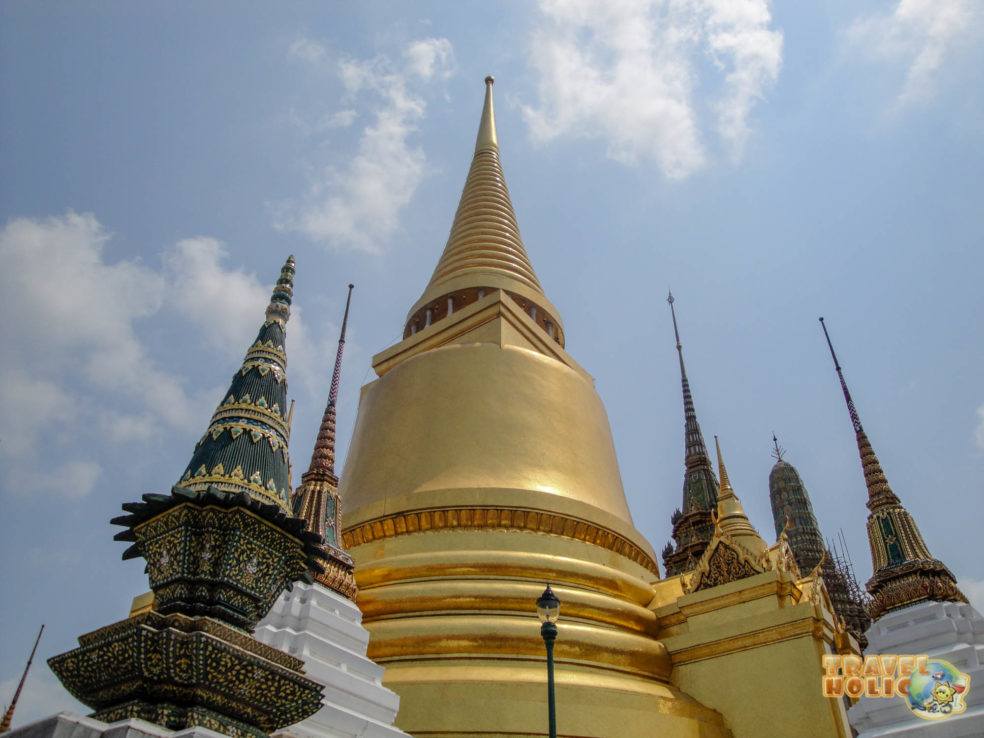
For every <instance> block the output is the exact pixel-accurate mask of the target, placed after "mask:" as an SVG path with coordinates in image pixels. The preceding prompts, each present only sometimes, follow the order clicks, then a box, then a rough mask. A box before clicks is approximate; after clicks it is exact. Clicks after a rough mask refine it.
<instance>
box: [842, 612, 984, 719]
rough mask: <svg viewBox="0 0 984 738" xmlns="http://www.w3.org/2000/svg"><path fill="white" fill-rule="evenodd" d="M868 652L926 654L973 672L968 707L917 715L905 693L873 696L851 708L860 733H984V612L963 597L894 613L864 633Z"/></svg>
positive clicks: (851, 715)
mask: <svg viewBox="0 0 984 738" xmlns="http://www.w3.org/2000/svg"><path fill="white" fill-rule="evenodd" d="M865 635H867V637H868V648H867V649H866V650H865V655H875V654H912V655H919V654H927V655H929V656H930V657H933V656H935V657H937V658H941V659H943V660H944V661H949V662H950V663H951V664H953V665H954V666H955V667H957V668H958V669H959V670H960V671H962V672H963V673H965V674H969V675H970V689H969V691H968V693H967V697H966V703H967V710H966V711H965V712H964V713H962V714H961V715H953V716H950V717H947V718H945V719H943V720H924V719H922V718H919V717H916V716H915V715H913V714H912V712H911V711H910V710H909V708H908V707H907V706H906V704H905V702H904V698H902V697H899V698H896V699H884V698H868V697H862V698H861V700H860V701H859V702H858V703H857V704H856V705H854V706H853V707H851V709H850V710H848V718H849V719H850V721H851V727H853V728H854V729H855V730H857V731H858V733H859V737H858V738H915V737H916V736H932V737H933V738H970V737H972V736H973V737H974V738H980V737H981V736H984V617H981V614H980V613H979V612H977V611H976V610H974V608H973V607H971V606H970V605H965V604H963V603H959V602H921V603H919V604H918V605H914V606H912V607H907V608H905V609H903V610H897V611H895V612H890V613H888V614H887V615H884V616H882V618H881V619H879V620H878V622H876V623H873V624H872V626H871V627H870V628H869V629H868V632H867V633H866V634H865Z"/></svg>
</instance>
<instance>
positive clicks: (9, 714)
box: [0, 624, 44, 733]
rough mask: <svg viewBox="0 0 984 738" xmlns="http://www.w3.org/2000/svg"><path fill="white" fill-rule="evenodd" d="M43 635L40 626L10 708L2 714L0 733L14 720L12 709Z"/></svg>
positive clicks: (42, 626)
mask: <svg viewBox="0 0 984 738" xmlns="http://www.w3.org/2000/svg"><path fill="white" fill-rule="evenodd" d="M42 633H44V624H42V625H41V630H39V631H38V637H37V639H36V640H35V641H34V648H32V649H31V655H30V657H28V659H27V666H25V667H24V673H23V674H22V675H21V679H20V683H18V685H17V691H16V692H14V699H13V700H11V702H10V707H8V708H7V711H6V712H5V713H4V714H3V719H2V720H0V733H6V732H7V731H8V730H10V721H11V720H13V719H14V708H15V707H17V700H18V699H19V698H20V694H21V690H22V689H24V682H25V681H27V672H28V671H29V670H30V668H31V662H32V661H34V654H35V652H36V651H37V650H38V644H39V643H40V642H41V634H42Z"/></svg>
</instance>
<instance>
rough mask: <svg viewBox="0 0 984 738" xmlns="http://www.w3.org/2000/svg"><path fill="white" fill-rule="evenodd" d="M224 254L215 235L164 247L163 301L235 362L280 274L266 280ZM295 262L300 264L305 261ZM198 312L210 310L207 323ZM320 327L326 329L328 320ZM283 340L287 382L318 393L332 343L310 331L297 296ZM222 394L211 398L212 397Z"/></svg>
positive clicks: (244, 347) (222, 246)
mask: <svg viewBox="0 0 984 738" xmlns="http://www.w3.org/2000/svg"><path fill="white" fill-rule="evenodd" d="M286 257H287V255H286V254H285V255H284V258H285V259H286ZM228 258H229V252H228V249H227V248H226V246H225V245H224V244H223V243H222V242H220V241H217V240H216V239H214V238H207V237H202V236H200V237H197V238H188V239H184V240H182V241H179V242H178V243H176V244H174V245H173V246H171V247H169V248H168V249H166V250H165V253H164V267H165V269H164V275H165V278H166V282H167V285H168V290H167V306H168V307H169V308H171V309H173V310H174V311H175V312H177V313H178V314H179V315H180V316H182V317H183V318H185V319H186V320H187V321H188V322H189V324H190V325H192V326H195V327H196V329H197V330H198V331H200V332H201V334H202V336H203V337H204V336H205V335H207V337H208V340H209V343H210V344H211V345H212V346H213V347H214V348H217V349H219V350H220V351H222V353H223V354H224V356H225V358H226V359H227V360H228V361H229V362H235V361H236V360H237V359H241V358H242V357H243V355H244V354H245V353H246V349H247V347H248V346H249V345H250V344H251V343H252V341H253V339H254V338H255V337H256V332H257V330H258V329H259V327H260V324H261V322H262V320H263V310H264V309H265V308H266V305H267V303H268V302H269V301H270V294H271V287H272V285H273V282H274V280H275V278H276V277H277V276H278V275H276V274H269V275H265V276H266V277H267V280H268V281H267V282H265V283H264V282H261V281H260V280H259V279H258V278H257V276H256V275H255V274H253V273H247V272H246V271H245V270H243V269H242V268H229V267H227V266H226V262H227V261H228ZM298 267H299V268H303V264H299V265H298ZM202 315H208V316H209V321H208V323H207V324H203V323H202V321H201V316H202ZM215 326H222V330H221V331H216V330H215ZM324 327H325V329H326V330H327V329H328V328H330V327H331V326H330V325H328V324H325V326H324ZM326 335H327V334H326ZM287 342H288V356H289V360H288V362H289V368H290V378H291V386H292V387H294V388H297V387H298V386H300V387H304V388H306V389H308V390H309V391H311V392H312V393H316V394H317V393H319V392H320V391H321V390H323V386H322V385H323V380H324V366H325V365H326V363H327V361H328V360H329V359H330V356H331V353H332V351H333V349H332V345H333V344H332V342H331V341H330V340H328V339H327V338H325V337H318V336H313V335H311V333H310V331H309V330H308V328H307V324H306V322H305V320H304V316H303V311H302V309H301V306H300V305H298V304H297V301H296V300H295V301H294V304H293V305H292V306H291V315H290V321H289V323H288V325H287ZM231 366H233V364H232V363H230V367H231ZM220 399H221V397H219V396H216V397H215V398H214V400H215V401H216V402H218V401H219V400H220Z"/></svg>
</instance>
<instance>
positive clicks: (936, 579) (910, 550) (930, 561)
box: [820, 318, 967, 620]
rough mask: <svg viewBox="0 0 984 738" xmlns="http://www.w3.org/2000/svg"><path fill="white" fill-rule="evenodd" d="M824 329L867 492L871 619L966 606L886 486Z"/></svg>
mask: <svg viewBox="0 0 984 738" xmlns="http://www.w3.org/2000/svg"><path fill="white" fill-rule="evenodd" d="M820 325H821V327H822V328H823V335H824V337H825V338H826V339H827V346H828V348H829V349H830V356H831V358H832V359H833V360H834V369H835V370H836V372H837V377H838V379H839V380H840V385H841V390H842V392H843V393H844V400H845V401H846V402H847V411H848V414H849V415H850V417H851V424H852V425H853V426H854V435H855V437H856V440H857V444H858V454H859V455H860V456H861V467H862V470H863V471H864V483H865V486H866V487H867V488H868V503H867V506H868V510H870V514H869V515H868V542H869V544H870V545H871V559H872V569H873V570H874V574H873V575H872V577H871V579H870V580H868V583H867V585H866V586H867V589H868V591H869V592H870V593H871V596H872V602H871V605H870V606H869V611H868V614H869V615H870V616H871V618H872V619H873V620H877V619H878V618H879V617H881V615H883V614H884V613H886V612H888V611H891V610H896V609H899V608H902V607H906V606H908V605H910V604H913V603H915V602H919V601H922V600H934V601H938V602H966V601H967V598H966V597H964V595H963V593H962V592H961V591H960V590H959V589H957V580H956V578H955V577H954V576H953V574H952V573H951V572H950V570H949V569H947V567H946V566H945V565H944V564H943V562H941V561H939V560H937V559H934V558H933V557H932V554H930V552H929V548H928V547H927V546H926V543H925V542H924V541H923V537H922V533H920V531H919V528H918V527H917V526H916V522H915V520H913V518H912V516H911V515H910V514H909V511H908V510H906V509H905V508H904V507H903V506H902V503H901V502H900V501H899V498H898V497H896V496H895V493H894V492H893V491H892V488H891V487H890V486H889V485H888V479H887V478H886V477H885V472H883V471H882V468H881V464H880V463H879V461H878V457H877V456H876V455H875V451H874V449H873V448H872V446H871V441H869V440H868V435H867V434H866V433H865V432H864V428H863V427H862V426H861V418H860V416H859V415H858V411H857V408H856V407H855V406H854V400H853V399H852V398H851V393H850V391H849V390H848V389H847V382H846V381H845V380H844V372H843V371H842V370H841V366H840V362H838V361H837V354H836V353H834V345H833V343H831V341H830V334H829V333H828V332H827V324H826V323H825V322H824V320H823V318H820Z"/></svg>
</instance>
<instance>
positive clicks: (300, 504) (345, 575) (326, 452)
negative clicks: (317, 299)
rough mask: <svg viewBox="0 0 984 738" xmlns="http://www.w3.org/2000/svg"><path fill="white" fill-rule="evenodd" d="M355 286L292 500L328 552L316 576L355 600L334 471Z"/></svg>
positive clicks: (346, 300) (351, 287)
mask: <svg viewBox="0 0 984 738" xmlns="http://www.w3.org/2000/svg"><path fill="white" fill-rule="evenodd" d="M354 287H355V285H352V284H350V285H349V286H348V296H347V297H346V298H345V315H344V317H343V318H342V329H341V331H340V332H339V335H338V350H337V351H336V353H335V369H334V371H333V372H332V375H331V388H330V389H329V391H328V404H327V406H326V407H325V412H324V415H323V416H322V418H321V428H320V429H319V430H318V438H317V440H316V441H315V443H314V452H313V453H312V454H311V465H310V466H309V467H308V470H307V471H306V472H304V474H302V475H301V485H300V486H299V487H298V488H297V490H295V492H294V500H293V505H294V514H295V515H297V516H298V517H300V518H304V520H306V521H307V526H308V530H310V531H311V532H312V533H317V534H318V535H319V536H321V538H322V541H323V543H322V549H323V550H324V552H325V553H326V554H327V558H326V562H325V564H324V570H323V571H321V572H319V573H317V574H315V579H317V580H318V581H319V582H320V583H321V584H323V585H324V586H326V587H328V588H330V589H333V590H335V591H336V592H338V593H340V594H342V595H344V596H346V597H348V598H349V599H351V600H353V601H354V600H355V596H356V593H357V591H358V588H357V587H356V584H355V576H354V574H353V569H354V564H353V562H352V557H351V556H349V555H348V554H347V553H346V552H345V551H343V550H342V543H341V530H342V502H341V497H340V496H339V494H338V477H337V476H336V474H335V406H336V404H337V402H338V385H339V380H340V378H341V372H342V352H343V351H344V349H345V331H346V328H347V327H348V315H349V307H350V306H351V303H352V289H353V288H354Z"/></svg>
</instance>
